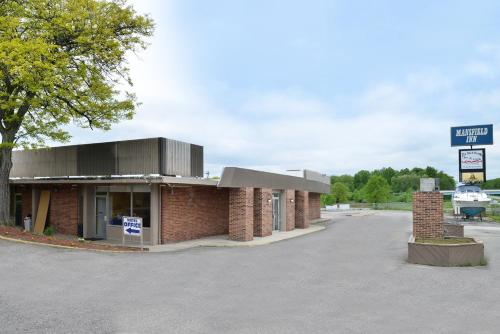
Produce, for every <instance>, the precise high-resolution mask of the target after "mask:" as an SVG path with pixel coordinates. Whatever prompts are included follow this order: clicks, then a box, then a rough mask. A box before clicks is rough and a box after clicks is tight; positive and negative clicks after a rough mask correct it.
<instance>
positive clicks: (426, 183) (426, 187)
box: [420, 178, 440, 191]
mask: <svg viewBox="0 0 500 334" xmlns="http://www.w3.org/2000/svg"><path fill="white" fill-rule="evenodd" d="M439 189H440V188H439V179H437V178H436V179H435V178H422V179H420V191H439Z"/></svg>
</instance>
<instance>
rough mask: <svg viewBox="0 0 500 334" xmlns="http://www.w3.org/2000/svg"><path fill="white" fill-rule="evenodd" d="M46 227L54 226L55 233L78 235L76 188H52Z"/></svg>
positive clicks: (62, 186) (63, 186)
mask: <svg viewBox="0 0 500 334" xmlns="http://www.w3.org/2000/svg"><path fill="white" fill-rule="evenodd" d="M23 204H24V203H23ZM34 219H35V218H33V220H34ZM47 225H50V226H54V228H55V229H56V232H57V233H62V234H69V235H77V234H78V188H76V187H72V186H66V185H61V186H56V187H53V188H52V191H51V194H50V208H49V221H48V224H47Z"/></svg>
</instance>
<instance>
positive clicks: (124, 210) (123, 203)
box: [109, 192, 130, 225]
mask: <svg viewBox="0 0 500 334" xmlns="http://www.w3.org/2000/svg"><path fill="white" fill-rule="evenodd" d="M109 201H110V204H111V219H110V221H109V223H110V224H111V225H122V223H123V219H122V217H123V216H130V193H129V192H126V193H109Z"/></svg>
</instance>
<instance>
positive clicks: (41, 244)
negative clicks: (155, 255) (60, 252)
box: [0, 235, 149, 253]
mask: <svg viewBox="0 0 500 334" xmlns="http://www.w3.org/2000/svg"><path fill="white" fill-rule="evenodd" d="M0 240H6V241H11V242H18V243H22V244H27V245H37V246H49V247H54V248H62V249H73V250H84V251H94V252H103V253H144V252H148V251H149V250H145V251H131V250H106V249H95V248H83V247H75V246H65V245H54V244H46V243H43V242H36V241H29V240H23V239H16V238H9V237H6V236H3V235H0ZM146 249H147V248H146Z"/></svg>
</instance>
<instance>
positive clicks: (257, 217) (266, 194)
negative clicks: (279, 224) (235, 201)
mask: <svg viewBox="0 0 500 334" xmlns="http://www.w3.org/2000/svg"><path fill="white" fill-rule="evenodd" d="M272 214H273V204H272V190H271V189H262V188H255V189H254V197H253V236H254V237H267V236H269V235H271V234H272V232H273V221H272Z"/></svg>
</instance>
